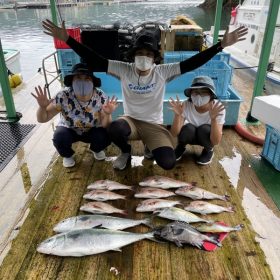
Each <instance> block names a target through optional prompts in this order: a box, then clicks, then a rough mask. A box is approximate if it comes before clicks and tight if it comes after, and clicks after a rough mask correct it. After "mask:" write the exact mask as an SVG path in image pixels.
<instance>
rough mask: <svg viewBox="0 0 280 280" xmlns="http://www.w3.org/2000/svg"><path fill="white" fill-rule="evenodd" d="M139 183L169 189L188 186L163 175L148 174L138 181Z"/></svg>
mask: <svg viewBox="0 0 280 280" xmlns="http://www.w3.org/2000/svg"><path fill="white" fill-rule="evenodd" d="M139 185H140V186H142V187H152V188H161V189H171V188H180V187H184V186H188V185H190V184H189V183H185V182H182V181H178V180H175V179H172V178H168V177H164V176H150V177H147V178H145V179H144V180H143V181H142V182H140V183H139Z"/></svg>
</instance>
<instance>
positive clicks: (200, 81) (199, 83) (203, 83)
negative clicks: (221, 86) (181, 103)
mask: <svg viewBox="0 0 280 280" xmlns="http://www.w3.org/2000/svg"><path fill="white" fill-rule="evenodd" d="M198 88H208V89H209V90H210V93H211V95H212V97H213V98H214V99H215V98H217V95H216V93H215V85H214V82H213V80H212V79H211V78H210V77H208V76H199V77H195V78H194V79H193V81H192V84H191V86H190V87H189V88H186V89H185V90H184V94H185V95H186V96H187V97H190V96H191V91H192V89H198Z"/></svg>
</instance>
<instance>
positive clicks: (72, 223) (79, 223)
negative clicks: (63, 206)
mask: <svg viewBox="0 0 280 280" xmlns="http://www.w3.org/2000/svg"><path fill="white" fill-rule="evenodd" d="M140 224H143V225H146V226H148V227H152V224H151V220H150V219H149V218H146V219H142V220H133V219H126V218H119V217H113V216H105V215H80V216H75V217H70V218H67V219H65V220H63V221H61V222H59V223H58V224H57V225H55V227H54V231H55V232H66V231H70V230H77V229H87V228H94V227H101V228H107V229H111V230H123V229H126V228H130V227H135V226H138V225H140Z"/></svg>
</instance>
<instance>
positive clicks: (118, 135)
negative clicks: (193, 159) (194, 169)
mask: <svg viewBox="0 0 280 280" xmlns="http://www.w3.org/2000/svg"><path fill="white" fill-rule="evenodd" d="M108 132H109V135H110V139H111V140H112V142H113V143H114V144H115V145H117V146H118V147H119V148H120V149H121V151H122V152H123V153H131V146H130V145H129V144H128V138H129V135H130V134H131V129H130V126H129V124H128V123H127V122H126V121H125V120H123V119H119V120H116V121H113V122H112V123H111V125H110V126H109V128H108ZM152 153H153V156H154V159H155V161H156V163H157V164H158V165H159V166H160V167H161V168H163V169H166V170H169V169H172V168H173V167H174V166H175V163H176V157H175V153H174V149H172V148H171V147H159V148H156V149H154V150H153V151H152Z"/></svg>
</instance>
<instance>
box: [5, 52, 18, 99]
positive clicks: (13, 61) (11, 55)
mask: <svg viewBox="0 0 280 280" xmlns="http://www.w3.org/2000/svg"><path fill="white" fill-rule="evenodd" d="M3 54H4V59H5V63H6V67H7V69H9V70H10V71H11V72H12V73H13V74H19V73H20V72H21V69H20V52H19V50H15V49H3ZM0 96H2V88H1V85H0Z"/></svg>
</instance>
